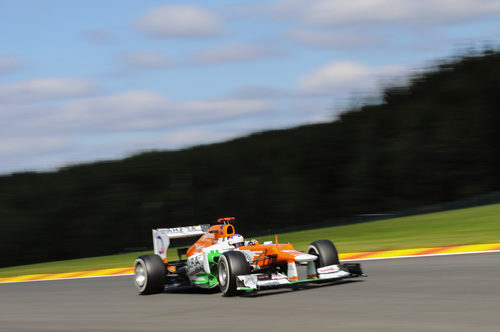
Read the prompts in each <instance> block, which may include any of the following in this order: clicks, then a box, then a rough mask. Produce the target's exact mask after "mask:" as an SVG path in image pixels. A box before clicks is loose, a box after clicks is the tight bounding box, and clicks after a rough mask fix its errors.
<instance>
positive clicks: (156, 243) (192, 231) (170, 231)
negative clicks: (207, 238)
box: [153, 224, 210, 260]
mask: <svg viewBox="0 0 500 332" xmlns="http://www.w3.org/2000/svg"><path fill="white" fill-rule="evenodd" d="M209 228H210V225H209V224H203V225H196V226H182V227H172V228H158V229H153V248H154V253H155V254H157V255H159V256H160V257H161V258H162V259H164V260H165V259H166V258H167V249H168V247H169V245H170V239H181V238H186V237H194V236H201V235H203V234H205V232H206V231H207V230H208V229H209Z"/></svg>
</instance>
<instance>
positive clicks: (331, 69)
mask: <svg viewBox="0 0 500 332" xmlns="http://www.w3.org/2000/svg"><path fill="white" fill-rule="evenodd" d="M404 71H405V69H404V68H403V67H401V66H382V67H368V66H365V65H363V64H360V63H357V62H353V61H338V62H332V63H330V64H327V65H326V66H323V67H321V68H319V69H317V70H316V71H314V72H313V73H310V74H308V75H306V76H305V77H303V78H302V79H301V80H300V82H299V90H300V91H301V92H302V93H304V94H311V95H332V96H333V95H339V94H346V93H348V92H350V91H353V90H371V89H375V88H376V87H377V84H378V82H379V81H380V80H381V79H384V78H390V77H395V76H398V75H401V74H402V73H404Z"/></svg>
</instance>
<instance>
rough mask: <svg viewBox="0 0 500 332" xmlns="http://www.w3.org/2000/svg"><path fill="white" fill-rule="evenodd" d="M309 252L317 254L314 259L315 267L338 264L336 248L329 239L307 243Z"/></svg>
mask: <svg viewBox="0 0 500 332" xmlns="http://www.w3.org/2000/svg"><path fill="white" fill-rule="evenodd" d="M307 252H308V253H309V254H313V255H316V256H318V259H317V260H316V261H315V265H316V268H320V267H324V266H329V265H336V264H339V263H340V262H339V255H338V252H337V248H335V245H334V244H333V243H332V242H331V241H330V240H318V241H314V242H313V243H311V244H310V245H309V249H308V250H307Z"/></svg>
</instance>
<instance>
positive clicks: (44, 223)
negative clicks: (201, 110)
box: [0, 51, 500, 266]
mask: <svg viewBox="0 0 500 332" xmlns="http://www.w3.org/2000/svg"><path fill="white" fill-rule="evenodd" d="M499 105H500V53H498V52H496V51H487V52H484V53H481V54H470V55H466V56H462V57H456V58H452V59H449V60H447V61H441V62H439V63H437V64H435V65H434V66H433V67H432V68H429V69H428V70H427V71H426V72H424V73H420V74H414V76H413V77H411V78H410V80H409V83H408V84H407V85H406V86H395V87H390V88H386V89H385V90H384V91H383V95H382V96H380V102H378V103H373V104H369V105H365V106H361V107H357V108H353V109H350V110H347V111H345V112H344V113H342V114H341V115H339V116H338V117H337V118H336V120H335V121H332V122H330V123H324V124H314V125H305V126H301V127H297V128H292V129H288V130H275V131H267V132H262V133H256V134H253V135H251V136H248V137H244V138H239V139H235V140H232V141H229V142H225V143H219V144H212V145H205V146H197V147H193V148H189V149H185V150H180V151H165V152H161V151H156V152H145V153H142V154H139V155H134V156H132V157H129V158H126V159H123V160H117V161H109V162H96V163H92V164H84V165H75V166H69V167H66V168H62V169H60V170H58V171H57V172H50V173H35V172H32V173H31V172H29V173H16V174H10V175H4V176H1V177H0V250H1V253H2V255H1V257H2V259H1V262H0V266H10V265H18V264H24V263H32V262H41V261H50V260H55V259H65V258H76V257H86V256H96V255H104V254H112V253H118V252H124V251H130V250H137V249H147V248H150V247H151V246H152V244H151V228H154V227H169V226H178V225H193V224H199V223H214V222H215V220H216V219H217V218H218V217H221V216H235V217H237V218H238V220H239V221H238V224H239V226H238V227H239V228H238V229H239V230H240V231H241V232H243V233H244V234H248V233H256V232H259V231H262V230H265V229H272V230H278V229H280V228H281V227H285V226H290V225H302V226H305V227H307V225H311V224H314V223H317V222H325V221H329V222H330V223H331V224H332V225H334V224H335V223H336V222H337V221H338V220H341V219H342V218H346V217H350V216H353V215H359V214H364V213H380V212H384V211H395V210H398V209H407V208H412V207H418V206H423V205H426V204H435V203H439V202H445V201H452V200H457V199H461V198H466V197H470V196H474V195H479V194H485V193H489V192H493V191H498V190H500V106H499Z"/></svg>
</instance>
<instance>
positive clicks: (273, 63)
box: [0, 0, 500, 266]
mask: <svg viewBox="0 0 500 332" xmlns="http://www.w3.org/2000/svg"><path fill="white" fill-rule="evenodd" d="M450 6H451V3H450V2H449V1H444V0H443V1H441V0H439V1H404V2H401V1H396V0H370V1H368V0H359V1H351V2H349V3H348V4H345V3H340V2H337V1H320V0H314V1H292V0H283V1H251V2H246V1H218V2H216V3H215V2H211V3H199V2H192V1H184V2H182V3H171V2H164V1H145V2H137V1H128V0H126V1H123V0H120V1H116V0H109V1H104V2H103V1H86V2H68V1H55V0H54V1H50V0H49V1H44V2H40V1H28V0H17V1H14V0H4V1H0V31H2V34H1V36H2V43H1V44H2V45H1V47H0V119H1V121H0V160H1V164H0V172H1V173H2V174H3V175H2V176H0V252H1V253H2V256H1V257H2V259H1V261H0V266H9V265H18V264H24V263H31V262H40V261H50V260H55V259H64V258H75V257H86V256H96V255H103V254H111V253H118V252H125V251H132V250H140V249H148V248H150V247H151V233H150V230H151V228H154V227H169V226H178V225H192V224H199V223H207V222H208V223H210V222H215V220H216V219H217V218H218V217H221V216H236V217H237V218H238V219H239V229H240V230H241V232H246V233H250V234H259V233H260V234H267V233H272V232H274V231H276V230H283V229H284V228H287V227H291V226H296V227H300V228H308V227H312V226H317V225H325V224H328V225H335V224H342V223H351V222H358V221H360V220H366V218H371V217H372V216H373V215H379V214H388V213H389V214H393V215H399V214H405V213H412V212H414V211H418V212H423V211H428V210H436V209H441V208H447V207H460V206H467V205H471V202H474V203H479V204H480V203H490V202H498V201H500V197H499V196H500V195H499V194H498V191H499V190H500V171H499V169H500V144H499V142H500V133H499V131H498V128H499V125H500V114H499V106H498V105H499V100H500V94H499V92H500V91H499V89H500V88H499V87H500V51H499V48H498V46H497V45H498V42H497V40H498V38H499V37H500V26H499V24H498V23H497V22H499V21H500V20H499V19H500V2H499V1H488V0H481V1H472V0H466V1H461V2H458V3H454V4H453V7H450ZM82 162H84V163H83V164H79V163H82ZM451 201H459V203H455V204H452V205H446V204H444V203H445V202H451Z"/></svg>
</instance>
